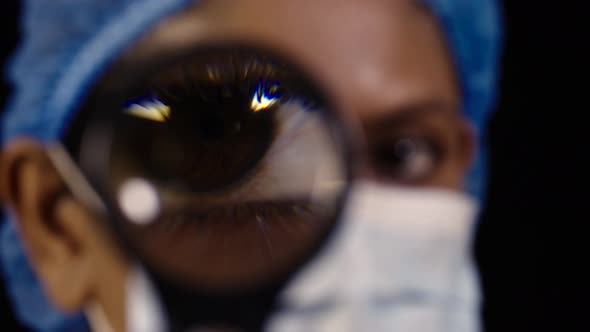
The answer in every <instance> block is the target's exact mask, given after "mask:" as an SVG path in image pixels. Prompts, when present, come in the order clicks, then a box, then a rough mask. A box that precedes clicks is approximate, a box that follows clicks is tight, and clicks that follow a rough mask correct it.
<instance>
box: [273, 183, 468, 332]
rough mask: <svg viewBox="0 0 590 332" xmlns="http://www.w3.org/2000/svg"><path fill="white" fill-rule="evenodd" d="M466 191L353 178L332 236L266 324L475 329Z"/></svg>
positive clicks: (405, 331)
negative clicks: (388, 184)
mask: <svg viewBox="0 0 590 332" xmlns="http://www.w3.org/2000/svg"><path fill="white" fill-rule="evenodd" d="M476 213H477V204H476V202H475V201H474V200H473V199H471V198H470V197H468V196H467V195H464V194H461V193H458V192H451V191H446V190H440V189H413V188H401V187H393V186H386V185H380V184H376V183H372V182H361V183H358V184H357V185H356V186H355V187H354V189H353V191H352V192H351V197H350V200H349V202H348V205H347V208H346V210H345V211H344V215H343V220H342V223H341V225H340V228H339V229H337V230H336V232H335V234H334V236H333V238H332V240H331V242H329V243H328V244H327V246H326V247H325V248H324V249H323V251H322V252H320V254H319V256H318V257H316V258H315V259H314V260H313V261H312V262H310V264H309V265H308V266H307V267H306V268H305V269H304V270H303V271H302V272H301V273H300V274H299V275H298V276H297V277H296V278H295V279H294V280H293V282H292V283H291V285H290V286H289V287H288V288H287V289H286V291H285V292H284V293H283V295H282V297H281V309H280V311H279V312H278V313H276V314H275V315H274V316H273V317H271V319H270V321H269V324H268V325H267V328H268V330H269V331H280V332H290V331H293V332H295V331H339V332H340V331H401V332H409V331H412V332H443V331H444V332H447V331H448V332H473V331H479V329H480V326H479V292H478V285H477V282H476V273H475V269H474V265H473V262H472V258H471V254H470V249H471V248H470V245H471V240H472V233H473V228H474V221H475V218H476Z"/></svg>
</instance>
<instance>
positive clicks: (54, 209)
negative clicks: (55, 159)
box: [0, 139, 101, 311]
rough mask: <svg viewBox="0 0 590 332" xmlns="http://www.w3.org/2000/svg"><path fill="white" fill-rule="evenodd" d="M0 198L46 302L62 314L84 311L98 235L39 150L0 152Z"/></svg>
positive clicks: (32, 145)
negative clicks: (57, 308)
mask: <svg viewBox="0 0 590 332" xmlns="http://www.w3.org/2000/svg"><path fill="white" fill-rule="evenodd" d="M0 193H1V195H0V197H2V199H3V200H4V202H5V205H6V206H7V207H8V209H9V210H10V211H11V212H12V213H13V215H14V216H15V219H16V220H15V221H16V222H17V226H18V227H17V228H18V229H19V232H20V235H21V238H22V240H23V242H24V246H25V248H26V250H27V253H28V256H29V259H30V261H31V263H32V265H33V269H34V270H35V272H36V273H37V275H38V277H39V278H40V280H41V282H42V284H43V286H44V289H45V292H46V293H47V295H48V296H49V298H50V299H51V300H52V302H53V303H54V304H55V305H57V306H58V307H59V308H61V309H63V310H66V311H79V310H82V309H84V307H85V306H86V305H87V302H88V301H89V300H90V299H91V297H92V296H94V295H93V292H94V291H95V290H96V288H97V286H98V285H97V278H98V277H97V276H98V275H100V274H99V273H98V272H99V271H97V269H98V268H99V266H100V265H99V264H97V262H96V257H95V256H96V253H95V251H96V249H95V247H97V246H98V248H100V247H101V246H100V245H99V244H98V243H97V241H99V240H98V239H97V238H96V237H97V233H99V232H100V231H101V230H100V229H98V228H99V227H98V226H97V225H98V223H97V222H96V221H95V220H92V217H91V216H90V215H89V214H88V213H87V212H86V210H85V209H84V208H83V207H82V206H81V205H80V204H79V203H78V202H77V201H76V200H75V199H74V197H73V196H72V195H71V194H70V193H69V191H68V190H67V188H66V187H65V185H64V183H63V182H62V180H61V178H60V176H59V175H58V173H57V172H56V170H55V168H54V167H53V166H52V164H51V162H50V160H49V158H48V157H47V154H46V153H45V150H44V149H43V147H42V146H41V145H40V144H38V143H36V142H34V141H31V140H24V139H19V140H17V141H15V142H14V143H13V144H10V145H9V146H8V147H7V149H6V150H5V151H3V152H2V157H1V159H0Z"/></svg>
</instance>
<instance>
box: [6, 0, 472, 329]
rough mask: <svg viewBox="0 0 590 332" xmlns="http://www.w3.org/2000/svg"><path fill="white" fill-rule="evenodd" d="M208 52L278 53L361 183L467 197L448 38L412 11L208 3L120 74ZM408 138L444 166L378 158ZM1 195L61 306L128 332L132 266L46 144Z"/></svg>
mask: <svg viewBox="0 0 590 332" xmlns="http://www.w3.org/2000/svg"><path fill="white" fill-rule="evenodd" d="M262 9H264V10H262ZM203 41H239V42H243V43H248V42H256V43H257V44H264V45H270V46H272V47H274V48H276V49H278V50H280V51H281V52H282V53H286V54H289V55H291V56H292V57H293V58H295V59H298V61H299V62H300V63H301V64H302V65H304V66H305V67H306V68H307V69H308V70H309V71H310V72H313V73H315V74H316V76H317V77H318V78H320V80H321V84H322V85H323V86H324V87H326V89H327V92H328V94H329V95H330V96H331V97H332V99H333V100H335V101H337V103H338V105H337V109H338V110H339V111H340V112H341V116H342V117H343V118H344V119H346V121H347V123H348V125H349V128H350V129H351V131H352V132H353V133H354V134H353V135H354V137H355V138H356V141H357V142H359V145H358V150H359V154H358V158H357V160H356V161H357V175H358V177H360V178H365V179H371V180H374V181H379V182H384V183H401V184H404V185H412V186H428V187H440V188H446V189H450V190H456V191H462V190H463V179H464V176H465V173H466V171H467V169H468V168H469V165H470V163H471V159H472V156H473V149H474V139H473V134H472V129H471V126H470V124H469V123H468V122H467V121H466V120H465V119H463V118H462V116H461V114H460V100H461V98H460V91H459V88H458V84H457V77H456V74H455V68H454V67H453V65H452V61H451V58H450V55H449V52H448V50H447V49H446V46H445V43H444V38H443V35H442V33H441V31H440V29H439V27H438V26H437V24H436V21H435V19H434V18H433V17H432V16H431V15H430V14H429V13H428V12H427V10H426V9H424V8H422V7H420V6H418V5H416V4H415V3H414V2H412V1H410V0H396V1H391V0H345V1H342V0H323V1H318V0H302V1H289V0H279V1H277V0H241V1H235V0H216V1H207V2H205V3H203V4H202V5H200V6H195V7H193V8H188V9H187V10H185V11H183V12H182V13H180V14H179V15H177V16H175V17H172V18H168V19H167V20H165V21H164V22H162V23H161V24H159V25H158V26H157V27H156V28H155V29H154V30H153V31H151V32H150V33H148V34H147V35H146V36H145V37H144V38H143V39H142V40H140V41H139V43H137V44H136V45H135V46H133V47H132V48H130V49H129V50H128V51H127V52H126V53H125V54H124V55H123V57H122V58H121V60H120V61H119V63H120V64H121V65H123V66H124V65H125V63H134V62H135V63H137V62H141V61H144V60H146V59H152V58H154V57H157V56H158V54H161V53H162V52H170V51H173V50H178V49H182V48H185V47H190V45H194V44H195V43H198V42H203ZM408 138H411V139H416V138H419V140H420V141H424V142H434V145H436V150H437V151H438V152H437V154H436V157H434V156H430V157H432V158H430V157H429V158H430V159H426V160H427V162H426V163H424V161H423V160H422V161H421V162H418V161H415V162H414V163H412V160H409V161H408V164H407V165H392V162H391V160H387V159H386V158H382V157H381V155H382V154H383V151H384V150H385V151H390V150H391V149H395V146H396V144H399V143H400V141H401V142H402V143H401V144H402V145H403V141H404V139H408ZM429 144H430V143H429ZM427 157H428V155H427ZM424 165H426V166H424ZM0 192H1V194H2V201H3V202H4V204H5V205H6V206H7V207H8V209H9V210H10V211H11V212H12V213H13V214H14V215H15V216H16V219H17V220H18V229H19V232H20V234H21V236H22V238H23V241H24V243H25V246H26V249H27V253H28V255H29V257H30V258H31V261H32V263H33V267H34V269H35V272H36V273H37V275H38V276H39V277H40V279H41V281H42V283H43V286H44V288H45V290H46V292H47V294H48V295H49V298H50V299H51V300H52V301H53V303H55V304H56V305H57V306H58V307H59V308H61V309H63V310H66V311H80V310H86V309H87V308H88V307H89V306H90V305H92V304H98V305H99V306H100V307H101V308H102V309H103V310H104V312H105V315H106V317H107V319H108V321H109V322H110V324H111V325H112V327H113V329H114V330H115V331H124V330H125V328H124V327H125V318H124V317H125V310H124V306H125V301H124V289H125V281H126V278H127V273H128V270H129V266H130V263H129V260H128V259H127V258H126V256H125V255H123V254H122V253H121V252H120V251H119V250H118V248H117V246H116V245H115V244H114V241H113V239H112V236H111V235H110V233H109V231H108V230H107V229H106V228H105V227H104V226H103V224H101V223H100V222H97V221H96V218H95V217H94V216H93V215H92V214H91V213H90V212H89V211H88V210H87V209H86V208H85V207H84V205H83V204H82V203H81V202H79V201H78V200H77V199H76V198H75V197H73V196H72V195H71V194H69V192H68V190H67V188H66V185H65V184H64V182H63V181H62V179H61V178H60V176H59V175H58V174H57V172H56V171H55V169H54V168H53V166H52V164H51V162H50V161H49V159H48V157H47V155H46V153H45V150H44V146H43V145H42V144H40V143H38V142H36V141H34V140H32V139H29V138H27V137H20V138H17V139H15V140H14V141H12V142H10V143H9V144H8V145H7V146H6V148H5V149H4V150H3V151H2V157H1V163H0ZM105 271H108V273H105Z"/></svg>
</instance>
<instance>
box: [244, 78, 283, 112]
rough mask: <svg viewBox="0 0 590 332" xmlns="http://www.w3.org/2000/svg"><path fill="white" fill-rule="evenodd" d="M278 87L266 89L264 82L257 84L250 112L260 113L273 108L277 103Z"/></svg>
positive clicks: (273, 86)
mask: <svg viewBox="0 0 590 332" xmlns="http://www.w3.org/2000/svg"><path fill="white" fill-rule="evenodd" d="M277 90H278V85H276V84H275V85H272V86H270V87H267V86H266V84H265V83H264V82H260V83H258V86H257V87H256V91H255V92H254V96H253V97H252V103H251V104H250V109H251V110H252V112H260V111H263V110H265V109H268V108H270V107H272V106H274V105H275V104H276V103H277V102H278V101H279V96H277V95H276V92H277Z"/></svg>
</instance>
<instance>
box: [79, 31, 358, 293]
mask: <svg viewBox="0 0 590 332" xmlns="http://www.w3.org/2000/svg"><path fill="white" fill-rule="evenodd" d="M224 52H235V53H238V54H240V53H245V54H262V55H264V56H269V58H270V59H271V60H275V59H280V60H281V62H285V63H287V64H288V67H289V68H290V70H291V69H294V70H295V71H296V72H297V73H298V77H301V78H303V80H304V83H305V84H307V85H309V88H310V91H311V92H313V93H314V97H316V98H317V99H318V101H319V102H320V104H321V105H322V106H325V107H322V109H321V112H319V113H320V116H321V117H322V118H323V120H324V121H323V125H324V126H325V128H326V129H328V131H329V134H330V137H331V139H332V140H333V141H334V142H335V143H336V148H338V149H339V153H340V154H341V156H342V161H343V163H344V164H343V167H344V169H343V176H344V180H345V181H346V185H345V186H344V187H343V190H342V193H341V194H340V197H338V201H337V204H336V206H335V211H334V212H335V215H334V218H335V222H334V225H333V226H332V227H328V229H326V230H325V234H322V235H321V236H320V238H319V239H318V241H317V243H314V245H313V246H312V248H310V250H309V252H307V253H306V254H304V255H302V257H300V258H299V259H298V262H297V264H294V266H293V267H291V268H289V269H287V270H285V271H284V272H282V273H280V274H278V275H275V276H273V277H272V278H270V279H269V280H266V281H262V282H254V283H252V284H251V285H247V284H246V285H241V287H239V288H232V287H227V289H221V288H215V289H211V287H204V288H202V289H201V288H199V287H198V286H196V285H194V284H187V283H185V282H182V281H180V280H178V279H176V278H174V277H173V276H171V275H168V274H166V273H165V271H161V268H158V267H157V266H156V265H155V264H154V263H152V262H150V257H148V255H147V254H146V253H145V252H142V250H141V249H140V248H138V246H137V245H136V244H134V241H132V240H131V239H129V237H128V234H126V231H125V230H124V229H123V224H124V223H123V222H122V221H125V222H129V221H128V218H126V217H125V216H124V214H123V212H122V211H121V208H120V205H119V203H118V202H117V199H116V197H115V195H114V193H112V190H111V189H110V188H109V185H107V184H108V179H109V177H108V172H105V170H108V169H109V168H108V163H109V156H110V155H111V153H110V148H111V146H112V145H111V142H110V139H111V138H112V137H113V135H111V133H112V131H113V130H114V128H113V127H112V126H110V125H109V122H110V121H109V119H112V114H113V112H116V111H117V110H118V109H119V108H120V105H122V103H124V102H125V101H126V100H127V98H128V95H127V93H129V92H130V91H133V90H134V89H136V88H137V87H139V86H141V85H142V84H141V82H142V81H143V79H145V78H146V77H153V75H154V74H157V73H158V72H160V71H161V70H162V69H166V68H170V67H171V66H172V65H174V64H177V63H179V62H180V61H183V60H186V59H190V58H191V57H195V56H198V55H203V54H205V53H210V54H215V53H219V54H223V53H224ZM151 65H152V66H151V67H150V69H149V70H143V71H138V72H137V73H136V75H131V76H128V77H125V78H126V80H127V83H124V84H122V85H123V86H126V87H127V88H126V89H123V90H120V91H117V92H118V94H116V95H113V98H109V99H108V100H107V99H104V100H101V102H102V101H105V105H112V106H113V107H105V108H103V107H97V106H96V105H95V106H94V107H91V109H90V112H91V113H92V114H91V116H90V118H89V119H90V122H91V123H92V126H89V127H86V128H85V134H84V136H83V137H82V140H81V142H80V160H79V163H78V164H77V165H78V168H79V170H80V173H81V174H82V176H83V177H84V178H85V180H87V182H88V183H89V185H90V187H91V189H92V190H93V191H94V192H95V193H96V195H97V197H99V199H100V201H101V204H102V206H104V211H99V212H100V213H101V214H103V217H104V219H106V223H107V224H108V225H109V226H110V228H111V229H112V231H113V234H114V235H115V237H116V239H117V241H116V242H117V243H118V244H119V245H120V246H122V249H123V250H124V252H125V253H127V254H129V255H130V256H131V257H135V258H136V259H137V260H138V261H139V262H141V264H143V265H144V267H145V268H146V270H147V271H148V273H149V274H150V275H152V276H153V277H156V278H157V279H160V280H163V281H164V282H166V283H169V284H173V285H176V286H179V287H180V288H187V289H190V290H191V291H193V293H194V294H199V295H200V296H203V297H206V298H216V297H219V298H226V297H227V298H229V299H231V298H236V297H240V296H242V297H244V296H245V297H249V296H257V294H261V293H264V292H265V290H266V291H268V290H273V291H272V292H274V293H278V292H279V291H280V289H282V288H283V286H284V285H285V284H286V283H287V282H288V281H289V280H290V279H291V278H292V277H293V276H294V274H296V272H297V271H300V270H301V269H303V267H304V266H305V265H306V264H307V263H308V262H309V261H311V260H312V258H313V257H314V256H315V255H316V254H317V253H318V252H319V251H320V250H321V248H322V247H323V246H324V245H325V243H326V242H328V238H329V237H330V235H331V234H333V233H334V232H335V229H337V228H338V226H339V220H340V217H341V212H342V210H343V207H344V205H345V204H346V199H347V197H348V192H349V189H350V185H351V183H352V180H353V148H352V147H353V140H352V137H351V131H349V130H346V124H345V122H344V121H343V118H342V117H341V116H340V115H339V113H338V111H337V109H336V107H335V105H336V104H334V103H332V102H331V100H330V99H329V96H328V95H326V94H325V91H326V89H324V88H323V87H322V86H321V85H320V82H321V80H318V79H315V77H314V76H313V75H311V74H310V73H308V71H306V70H305V66H302V65H300V64H299V63H297V62H296V61H293V59H292V57H289V56H287V55H286V54H284V53H282V52H280V51H279V50H277V49H275V48H270V47H267V46H264V45H260V44H253V43H244V42H242V41H237V42H236V41H233V42H232V41H224V42H200V43H196V44H194V45H193V46H192V47H191V48H189V49H187V50H185V51H183V52H178V53H175V54H172V55H170V56H164V57H160V58H159V59H158V60H157V61H154V63H152V64H151ZM144 69H145V68H144ZM107 72H108V71H107ZM94 89H96V87H95V88H94ZM91 91H92V89H91ZM95 92H96V91H95ZM315 94H321V95H317V96H316V95H315ZM90 95H92V93H91V94H90ZM121 102H122V103H121ZM81 106H82V107H81V109H85V108H86V106H87V105H86V106H85V105H84V103H82V105H81ZM97 108H101V112H97V111H96V109H97ZM87 123H88V122H87ZM111 123H112V122H111ZM89 141H90V142H93V143H92V144H93V147H96V146H98V149H96V148H92V151H90V149H89V147H87V145H88V142H89ZM96 142H100V143H99V144H97V143H96ZM101 149H102V150H101ZM98 151H102V152H103V158H102V160H101V158H100V157H99V156H100V154H99V153H98ZM276 295H277V294H275V296H276Z"/></svg>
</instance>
